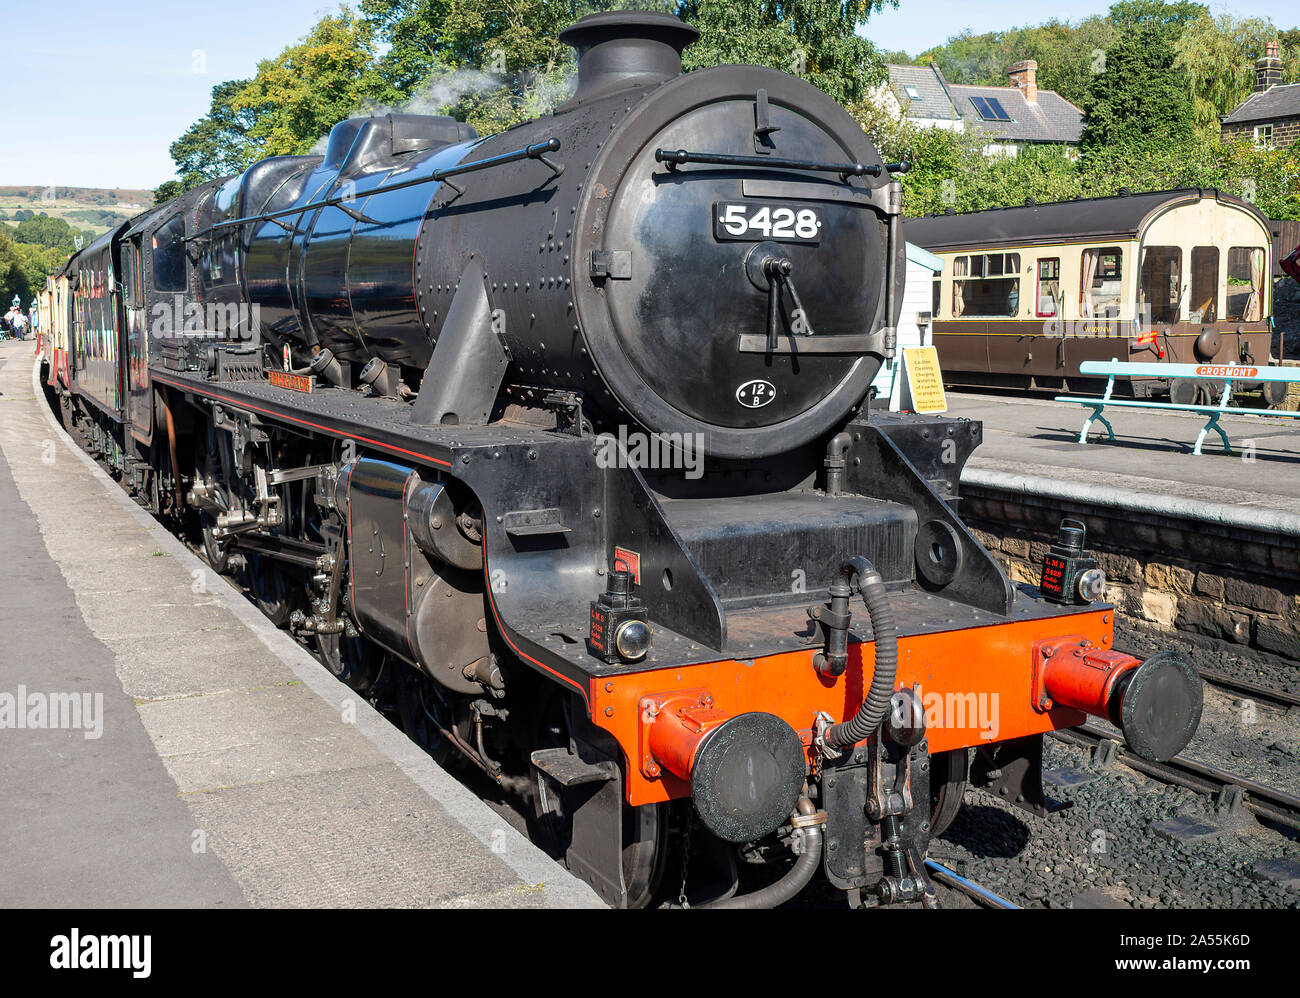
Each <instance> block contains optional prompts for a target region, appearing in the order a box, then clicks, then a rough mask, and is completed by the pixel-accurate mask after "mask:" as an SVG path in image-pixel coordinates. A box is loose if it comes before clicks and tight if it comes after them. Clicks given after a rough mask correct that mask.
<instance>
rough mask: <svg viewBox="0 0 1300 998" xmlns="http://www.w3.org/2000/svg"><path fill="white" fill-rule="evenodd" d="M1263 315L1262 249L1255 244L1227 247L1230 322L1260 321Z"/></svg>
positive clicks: (1228, 318)
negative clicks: (1228, 248)
mask: <svg viewBox="0 0 1300 998" xmlns="http://www.w3.org/2000/svg"><path fill="white" fill-rule="evenodd" d="M1263 318H1264V251H1263V250H1262V249H1260V248H1259V247H1257V246H1234V247H1232V248H1231V249H1230V250H1228V315H1227V320H1228V321H1229V322H1259V321H1261V320H1262V319H1263Z"/></svg>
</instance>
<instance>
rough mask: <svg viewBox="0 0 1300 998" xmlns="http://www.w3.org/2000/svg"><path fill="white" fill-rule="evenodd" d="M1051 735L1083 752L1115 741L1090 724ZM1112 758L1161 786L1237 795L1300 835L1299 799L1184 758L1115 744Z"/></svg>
mask: <svg viewBox="0 0 1300 998" xmlns="http://www.w3.org/2000/svg"><path fill="white" fill-rule="evenodd" d="M1053 735H1054V737H1056V738H1058V739H1060V740H1061V741H1063V742H1066V743H1067V744H1071V745H1078V746H1081V747H1083V748H1096V747H1097V746H1099V745H1100V744H1101V743H1102V742H1104V741H1111V742H1114V741H1115V739H1114V738H1113V737H1112V735H1111V732H1109V731H1106V730H1105V729H1103V728H1098V727H1095V726H1094V725H1091V724H1081V725H1079V727H1077V728H1071V729H1069V730H1065V731H1056V732H1053ZM1116 757H1117V759H1118V760H1119V761H1122V762H1123V763H1124V765H1126V766H1128V767H1129V768H1130V769H1135V770H1137V771H1138V772H1140V773H1145V774H1146V775H1147V776H1151V777H1154V778H1155V779H1157V780H1160V781H1161V782H1162V783H1169V784H1172V785H1175V786H1180V787H1186V788H1187V789H1189V790H1193V791H1195V792H1197V793H1202V794H1211V795H1224V794H1227V795H1232V794H1234V793H1239V794H1240V796H1241V804H1242V806H1243V807H1245V808H1246V809H1247V810H1248V811H1250V812H1252V813H1253V814H1254V815H1256V816H1257V817H1259V818H1261V819H1263V820H1265V821H1268V822H1272V823H1274V824H1277V825H1282V826H1285V827H1286V828H1289V829H1292V830H1293V831H1297V832H1300V797H1296V796H1294V795H1293V794H1288V793H1286V792H1284V791H1281V790H1277V789H1275V788H1273V787H1270V786H1268V785H1267V784H1264V783H1260V782H1258V781H1257V780H1251V779H1248V778H1246V777H1243V776H1238V775H1236V774H1235V773H1231V772H1229V771H1228V770H1225V769H1219V768H1218V767H1217V766H1210V765H1207V764H1206V763H1203V762H1197V761H1196V760H1194V759H1188V758H1186V757H1184V756H1174V758H1172V759H1170V760H1169V761H1168V762H1151V761H1150V760H1149V759H1143V758H1142V757H1141V756H1138V755H1136V754H1134V753H1132V752H1129V751H1128V750H1126V749H1125V748H1124V746H1123V745H1120V744H1118V743H1117V747H1116Z"/></svg>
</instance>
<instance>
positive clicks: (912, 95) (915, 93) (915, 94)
mask: <svg viewBox="0 0 1300 998" xmlns="http://www.w3.org/2000/svg"><path fill="white" fill-rule="evenodd" d="M903 92H904V93H905V94H907V96H908V98H909V99H910V100H920V99H921V91H919V90H917V89H916V87H904V88H903Z"/></svg>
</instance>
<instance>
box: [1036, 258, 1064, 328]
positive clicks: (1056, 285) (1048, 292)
mask: <svg viewBox="0 0 1300 998" xmlns="http://www.w3.org/2000/svg"><path fill="white" fill-rule="evenodd" d="M1060 303H1061V260H1060V258H1059V257H1053V258H1052V259H1050V260H1039V261H1038V295H1037V299H1036V304H1035V306H1034V314H1035V315H1037V316H1038V317H1039V318H1040V319H1047V318H1051V317H1052V316H1055V315H1059V314H1060V308H1061V304H1060Z"/></svg>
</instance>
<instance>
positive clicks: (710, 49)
mask: <svg viewBox="0 0 1300 998" xmlns="http://www.w3.org/2000/svg"><path fill="white" fill-rule="evenodd" d="M887 5H888V6H891V7H896V6H897V5H898V3H897V0H786V2H776V0H765V2H761V3H756V4H747V3H737V2H736V0H684V2H682V3H680V4H678V14H679V16H681V18H682V19H683V20H685V21H687V22H689V23H690V24H693V25H695V27H697V28H699V29H700V40H699V41H698V42H696V43H695V44H694V45H692V46H691V47H690V48H689V49H687V51H686V55H685V58H684V60H683V61H684V64H685V66H686V68H687V69H698V68H700V67H703V66H716V65H720V64H723V63H749V64H752V65H758V66H770V67H772V68H774V69H781V70H784V71H785V72H787V73H793V74H794V75H795V76H802V77H803V78H804V79H806V80H808V82H810V83H811V84H813V86H815V87H817V88H818V89H819V90H823V91H825V92H826V93H828V94H830V95H831V96H832V97H833V98H835V99H836V100H837V101H839V102H840V103H841V104H852V103H855V102H857V101H861V100H862V99H863V98H864V97H866V96H867V95H868V93H869V92H870V91H871V88H872V87H873V86H875V85H876V84H878V83H880V82H881V81H882V80H884V78H885V66H884V62H883V61H882V60H881V58H880V56H879V54H878V53H877V52H876V50H875V47H874V46H873V45H872V44H871V43H870V42H869V41H867V40H866V39H865V38H863V37H862V36H861V35H859V34H858V33H857V31H858V29H859V28H861V27H863V26H865V25H866V23H867V21H868V20H869V19H870V17H871V15H872V14H874V13H876V12H877V11H879V10H880V9H881V8H883V7H885V6H887Z"/></svg>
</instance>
